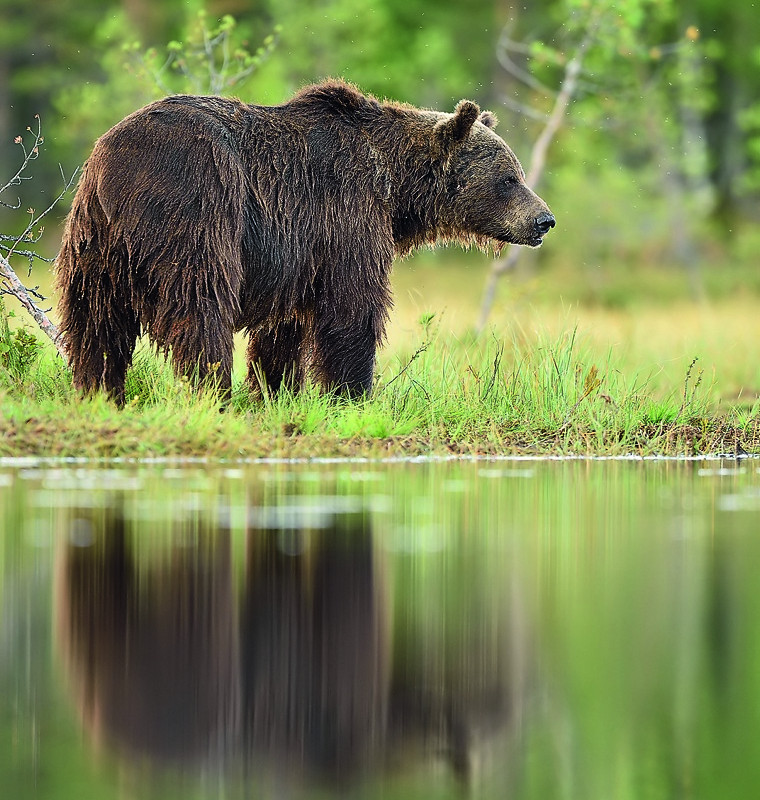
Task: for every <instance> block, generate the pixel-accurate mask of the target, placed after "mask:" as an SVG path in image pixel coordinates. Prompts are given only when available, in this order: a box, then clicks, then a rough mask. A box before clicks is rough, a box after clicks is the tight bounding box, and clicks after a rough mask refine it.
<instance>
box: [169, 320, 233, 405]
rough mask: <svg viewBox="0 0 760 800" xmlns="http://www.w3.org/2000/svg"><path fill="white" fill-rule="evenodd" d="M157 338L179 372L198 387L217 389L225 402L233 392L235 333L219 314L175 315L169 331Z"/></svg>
mask: <svg viewBox="0 0 760 800" xmlns="http://www.w3.org/2000/svg"><path fill="white" fill-rule="evenodd" d="M153 333H154V338H155V339H156V341H157V343H158V344H159V346H160V347H162V348H163V349H164V350H166V351H167V352H171V357H172V361H173V363H174V369H175V372H177V374H179V375H184V376H186V377H188V378H191V379H193V380H197V383H198V385H200V386H208V387H210V388H216V389H217V391H218V392H219V395H220V397H221V398H222V399H227V398H229V396H230V394H231V392H232V352H233V346H234V343H233V334H232V327H231V325H228V324H225V323H224V321H223V320H222V319H221V317H220V315H219V314H218V313H200V312H198V313H191V314H186V315H184V316H178V315H175V316H173V318H172V320H171V322H170V324H169V325H168V329H165V330H162V331H161V332H160V334H159V335H156V331H155V330H154V332H153Z"/></svg>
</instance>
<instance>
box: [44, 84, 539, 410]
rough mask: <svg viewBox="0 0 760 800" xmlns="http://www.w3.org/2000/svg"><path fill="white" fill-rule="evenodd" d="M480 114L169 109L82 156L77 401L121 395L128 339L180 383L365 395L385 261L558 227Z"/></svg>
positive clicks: (341, 102) (323, 94) (394, 109)
mask: <svg viewBox="0 0 760 800" xmlns="http://www.w3.org/2000/svg"><path fill="white" fill-rule="evenodd" d="M495 122H496V121H495V118H494V117H493V115H492V114H490V113H489V112H483V113H482V114H481V113H480V110H479V109H478V107H477V106H476V105H475V104H474V103H472V102H470V101H467V100H462V101H461V102H460V103H459V104H458V106H457V108H456V110H455V112H454V113H453V114H447V113H442V112H437V111H425V110H420V109H416V108H413V107H411V106H407V105H402V104H397V103H390V102H379V101H378V100H376V99H375V98H373V97H370V96H365V95H364V94H362V93H361V92H359V91H358V90H357V89H356V88H354V87H353V86H351V85H349V84H347V83H343V82H341V81H328V82H325V83H322V84H319V85H315V86H310V87H307V88H305V89H303V90H302V91H301V92H299V93H298V94H297V95H295V97H293V99H292V100H290V101H289V102H287V103H285V104H283V105H281V106H273V107H269V106H256V105H246V104H244V103H242V102H240V101H238V100H232V99H224V98H219V97H195V96H177V97H167V98H165V99H163V100H159V101H158V102H155V103H151V104H150V105H148V106H146V107H145V108H142V109H140V110H139V111H136V112H134V113H133V114H131V115H130V116H128V117H126V118H125V119H124V120H122V121H121V122H120V123H118V124H117V125H116V126H115V127H114V128H112V129H111V130H110V131H108V132H107V133H106V134H105V135H103V136H102V137H101V138H100V139H99V140H98V141H97V143H96V144H95V148H94V150H93V152H92V155H91V156H90V158H89V159H88V161H87V163H86V165H85V167H84V170H83V173H82V177H81V180H80V183H79V188H78V190H77V194H76V197H75V199H74V203H73V207H72V209H71V213H70V214H69V217H68V219H67V223H66V229H65V233H64V237H63V243H62V247H61V252H60V254H59V256H58V259H57V285H58V288H59V290H60V292H61V300H60V313H61V327H62V330H63V333H64V341H65V345H66V348H67V352H68V355H69V361H70V365H71V368H72V370H73V373H74V381H75V384H76V385H77V387H79V388H80V389H83V390H85V391H92V390H95V389H97V388H98V387H101V386H102V387H104V388H105V389H107V390H108V391H109V392H110V393H111V395H112V396H114V397H115V398H116V399H117V400H119V401H123V399H124V379H125V374H126V371H127V367H128V366H129V364H130V362H131V358H132V352H133V349H134V346H135V342H136V340H137V337H138V335H139V334H140V332H141V330H142V331H144V332H146V333H147V335H148V336H149V337H150V339H151V340H152V341H153V342H154V343H155V344H156V345H157V346H158V347H159V348H161V349H163V350H165V351H167V352H170V353H171V355H172V358H173V360H174V363H175V367H176V368H177V369H178V370H179V371H180V372H183V373H186V374H191V373H193V372H195V371H197V373H198V375H199V377H200V378H201V379H204V378H206V377H207V376H209V375H210V374H212V375H213V376H214V377H215V378H216V380H217V381H218V383H219V386H220V388H221V389H222V391H224V392H228V391H229V387H230V372H231V368H232V350H233V334H234V333H235V332H236V331H238V330H241V329H245V330H246V332H247V334H248V337H249V346H248V363H249V379H250V381H251V384H252V386H253V387H254V388H258V386H259V379H260V378H261V377H263V378H264V379H265V381H266V383H267V385H268V387H269V388H270V389H271V390H276V389H278V388H279V387H280V386H281V385H282V384H283V383H284V382H287V383H288V384H289V385H291V386H293V387H297V386H299V385H300V384H301V383H302V382H303V381H304V380H305V379H306V377H307V376H309V375H310V376H311V377H312V378H314V379H315V380H316V381H318V382H319V383H320V384H321V385H322V386H324V387H325V388H327V389H334V390H337V391H340V392H342V393H345V394H348V395H351V396H354V395H358V394H362V393H365V392H368V391H369V390H370V389H371V386H372V378H373V371H374V364H375V351H376V349H377V347H378V345H379V344H380V343H381V342H382V340H383V335H384V326H385V322H386V317H387V314H388V309H389V307H390V305H391V293H390V286H389V275H390V270H391V263H392V260H393V257H394V255H397V254H405V253H408V252H409V251H410V250H412V249H413V248H415V247H418V246H420V245H423V244H433V243H435V242H437V241H446V240H448V241H452V240H453V241H459V242H463V243H466V244H471V243H475V244H477V245H479V246H487V245H489V244H492V245H495V246H496V247H499V246H501V245H503V244H505V243H515V244H525V245H530V246H537V245H539V244H540V243H541V239H542V236H543V235H544V234H545V233H546V232H547V231H548V230H549V228H550V227H552V226H553V225H554V217H553V216H552V215H551V213H550V212H549V210H548V208H547V207H546V205H545V203H544V202H543V201H542V200H541V199H540V198H539V197H538V196H536V195H535V194H534V193H533V192H532V191H531V190H530V189H529V188H528V186H526V184H525V176H524V173H523V170H522V168H521V166H520V164H519V162H518V160H517V158H516V157H515V155H514V154H513V153H512V151H511V150H510V149H509V147H507V145H506V144H505V143H504V141H503V140H502V139H501V138H499V136H497V135H496V134H495V133H494V132H493V130H492V129H493V127H494V126H495Z"/></svg>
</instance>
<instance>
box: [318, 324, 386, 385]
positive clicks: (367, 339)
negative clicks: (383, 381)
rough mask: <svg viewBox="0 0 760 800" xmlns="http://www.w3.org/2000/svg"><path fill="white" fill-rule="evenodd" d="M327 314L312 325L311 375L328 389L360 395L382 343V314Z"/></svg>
mask: <svg viewBox="0 0 760 800" xmlns="http://www.w3.org/2000/svg"><path fill="white" fill-rule="evenodd" d="M343 311H344V313H342V314H341V313H335V312H333V313H330V314H329V315H326V316H322V317H320V318H318V319H317V320H316V323H315V328H314V361H313V373H314V378H315V380H317V381H318V382H319V383H320V384H321V385H322V386H323V387H324V388H325V389H327V390H328V391H335V392H337V393H338V394H342V395H345V396H347V397H352V398H353V397H361V396H362V395H366V394H369V393H370V391H371V390H372V378H373V376H374V372H375V352H376V350H377V348H378V346H379V345H380V343H381V342H382V339H383V333H384V323H385V314H384V313H383V312H379V311H367V312H364V313H359V314H357V313H356V311H353V313H351V312H350V311H349V310H348V309H343Z"/></svg>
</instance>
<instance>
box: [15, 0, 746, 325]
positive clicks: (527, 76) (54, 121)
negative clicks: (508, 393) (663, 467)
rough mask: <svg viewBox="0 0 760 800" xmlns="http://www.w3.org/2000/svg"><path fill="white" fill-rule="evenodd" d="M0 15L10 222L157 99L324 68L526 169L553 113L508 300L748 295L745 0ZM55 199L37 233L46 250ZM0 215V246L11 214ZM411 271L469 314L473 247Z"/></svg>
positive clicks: (82, 5)
mask: <svg viewBox="0 0 760 800" xmlns="http://www.w3.org/2000/svg"><path fill="white" fill-rule="evenodd" d="M0 19H2V21H3V24H2V26H0V165H2V168H3V169H2V173H3V174H2V175H0V178H2V179H3V180H2V181H0V185H1V184H2V183H4V182H5V180H7V178H9V177H10V175H11V174H12V173H13V172H14V171H15V169H16V168H17V166H18V164H19V162H20V160H21V158H22V153H21V152H20V150H19V147H18V144H17V143H14V142H15V140H16V137H17V136H18V135H19V134H22V133H23V132H24V131H25V130H26V129H27V126H31V127H32V129H34V128H35V126H36V120H35V115H37V114H38V115H39V116H40V117H41V120H42V130H43V135H44V137H45V144H44V153H43V157H41V158H40V159H39V160H38V161H37V162H35V163H34V164H33V165H32V166H33V169H32V170H30V174H32V175H33V180H32V181H28V182H26V183H25V184H23V185H22V186H21V187H19V188H18V190H17V191H18V194H19V196H20V197H21V203H22V210H26V209H27V207H36V208H38V209H39V208H43V207H45V205H46V204H47V203H49V202H50V200H51V199H52V198H53V197H55V195H56V194H57V193H58V191H60V187H61V184H62V176H61V170H62V171H63V172H64V173H65V174H66V175H69V174H71V172H72V171H73V170H74V169H75V168H77V167H78V166H79V165H81V163H82V162H83V161H84V159H85V158H86V157H87V154H88V153H89V151H90V149H91V147H92V144H93V141H94V140H95V138H96V137H97V136H99V135H100V134H101V133H103V132H104V131H105V130H107V129H108V128H109V127H110V126H111V125H113V124H114V123H115V122H117V121H118V120H119V119H121V118H122V117H123V116H124V115H126V114H127V113H129V112H131V111H132V110H134V109H135V108H137V107H139V106H140V105H142V104H144V103H145V102H148V101H149V100H151V99H153V98H156V97H158V96H161V95H162V94H164V93H166V92H204V93H209V92H219V93H224V94H232V95H237V96H239V97H241V98H242V99H243V100H246V101H249V102H257V103H278V102H281V101H284V100H286V99H287V98H288V97H289V96H290V95H291V94H292V93H293V92H294V91H295V90H296V89H298V88H299V87H300V86H302V85H303V84H305V83H309V82H313V81H316V80H319V79H321V78H323V77H325V76H342V77H344V78H346V79H348V80H350V81H352V82H354V83H356V84H358V85H359V86H360V88H362V89H363V90H365V91H368V92H371V93H374V94H376V95H377V96H380V97H391V98H394V99H399V100H404V101H407V102H410V103H413V104H415V105H420V106H426V107H433V108H437V109H441V110H452V109H453V107H454V105H455V103H456V102H457V101H458V100H459V99H460V98H462V97H467V98H470V99H473V100H475V101H477V102H478V103H480V105H481V106H482V107H484V108H490V109H491V110H493V111H495V112H496V113H497V116H498V117H499V119H500V124H499V132H500V133H501V135H502V136H503V137H504V138H505V139H506V140H507V142H508V143H509V144H510V145H511V146H512V147H513V149H514V150H515V151H516V152H517V154H518V156H519V157H520V158H521V160H522V162H523V165H524V166H525V167H526V169H527V168H528V166H529V162H530V155H531V148H532V147H533V144H534V142H535V141H536V139H537V137H539V136H540V135H541V132H542V131H544V130H545V126H546V124H547V120H548V119H550V116H551V114H552V112H553V111H554V112H555V115H556V116H555V119H554V122H556V123H559V124H558V126H557V130H556V136H555V137H554V138H553V140H552V142H551V144H550V147H549V150H548V155H547V161H546V167H545V170H544V172H543V175H542V177H541V180H540V185H539V186H538V191H539V192H540V193H541V194H542V195H543V196H544V197H545V198H546V199H547V201H548V202H549V204H550V206H551V207H552V210H553V211H554V213H555V215H556V217H557V228H556V230H555V231H553V232H552V234H551V235H550V236H549V237H547V242H546V244H545V245H544V247H543V248H542V249H541V250H540V251H537V252H529V253H525V255H524V256H523V257H522V258H521V261H520V264H519V266H518V268H517V269H516V270H514V272H510V285H511V289H510V291H511V292H512V296H514V295H515V293H516V294H518V295H519V294H520V293H523V294H526V293H527V294H528V295H529V297H530V299H531V301H533V300H534V299H536V298H540V297H541V295H542V294H543V295H546V294H551V295H553V296H554V297H559V296H562V297H563V298H564V299H565V300H567V301H570V302H572V303H579V304H581V305H586V306H593V305H597V306H603V307H609V308H621V307H627V306H629V305H630V304H632V303H633V304H636V303H640V302H641V301H642V300H644V301H647V302H650V301H651V302H657V303H662V302H664V301H669V300H673V299H676V298H681V299H689V298H691V299H694V300H704V299H720V298H736V297H737V296H738V295H744V296H750V297H751V296H754V295H755V294H760V271H759V270H757V269H756V261H757V255H756V254H757V252H758V250H760V231H759V230H758V227H757V221H758V218H759V217H760V14H759V13H758V9H757V8H756V7H754V4H752V3H747V2H745V1H744V0H615V1H614V2H612V0H536V1H535V2H532V3H529V4H528V3H522V2H511V0H457V2H451V3H442V2H440V1H439V0H372V2H369V0H319V2H316V1H315V2H305V0H207V2H199V0H162V2H156V0H120V1H119V0H39V2H35V3H30V2H28V0H0ZM209 52H211V53H212V54H213V55H212V57H211V59H210V60H209V58H208V53H209ZM574 59H575V63H576V64H579V65H580V67H581V69H580V72H579V73H578V76H577V82H576V83H575V84H574V85H573V86H572V94H571V96H570V98H569V100H570V102H569V104H568V105H567V108H566V110H565V111H564V113H560V112H561V109H560V111H559V112H558V109H557V104H558V99H561V97H562V89H563V85H564V88H565V89H566V90H567V88H568V87H567V78H568V74H569V72H568V65H569V64H571V62H573V60H574ZM565 99H568V98H565ZM25 135H26V136H29V134H28V133H27V134H25ZM59 164H60V168H59ZM13 191H16V190H13ZM10 194H11V193H10V192H9V193H8V194H6V195H4V197H3V199H4V200H6V201H7V202H15V195H14V196H13V197H11V196H10ZM69 202H70V195H69V196H67V197H66V198H64V200H63V201H62V202H61V203H60V204H59V205H58V206H57V207H56V209H55V210H54V211H53V212H52V214H51V215H50V216H49V217H48V219H47V220H46V226H47V228H48V230H47V231H46V233H45V237H44V239H43V240H42V242H41V245H40V246H41V247H42V248H43V250H44V251H45V252H46V254H47V255H52V254H54V253H55V252H56V250H57V247H58V244H59V241H60V238H59V233H60V231H59V227H60V224H61V222H62V219H63V217H64V215H65V213H66V210H67V208H68V204H69ZM0 213H3V216H2V217H0V231H2V232H5V233H8V232H10V230H11V229H12V228H13V227H14V226H20V227H22V228H23V225H24V224H25V223H26V221H27V219H28V217H27V218H24V215H23V213H21V211H18V210H17V211H16V212H10V211H8V209H0ZM421 258H422V260H421V261H419V262H417V261H416V260H415V262H414V263H411V264H410V263H408V262H407V265H406V266H405V265H404V264H401V265H397V268H396V269H397V272H398V273H400V274H401V278H400V280H402V282H403V274H404V270H412V271H413V270H414V269H418V270H422V271H423V273H424V270H425V269H430V270H434V271H435V275H436V276H437V277H436V281H437V282H440V284H441V285H446V284H447V281H448V282H449V283H450V285H451V286H452V287H454V288H453V291H454V292H456V291H458V289H457V288H456V287H461V288H460V289H459V291H461V290H464V292H465V294H466V293H467V292H469V293H470V295H471V299H472V301H473V302H474V303H475V304H476V305H477V303H478V302H479V296H480V293H481V291H482V287H483V282H484V280H485V278H486V276H487V274H488V270H489V268H490V262H489V259H488V258H487V257H486V256H484V255H482V254H480V253H462V252H460V251H459V250H458V249H447V250H444V251H442V252H440V253H436V254H433V253H426V254H423V256H422V257H421ZM464 268H469V269H471V270H474V272H473V274H474V275H477V276H478V279H477V280H474V279H473V278H472V277H468V278H467V279H466V280H465V281H463V279H462V270H463V269H464ZM42 269H47V267H43V268H42ZM431 274H432V273H431ZM42 282H43V283H44V280H43V281H42ZM502 291H503V290H502ZM471 321H472V320H471Z"/></svg>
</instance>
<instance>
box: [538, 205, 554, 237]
mask: <svg viewBox="0 0 760 800" xmlns="http://www.w3.org/2000/svg"><path fill="white" fill-rule="evenodd" d="M533 224H534V226H535V228H536V230H537V231H538V234H539V235H540V236H544V235H545V234H547V233H549V231H550V230H551V229H552V228H553V227H554V226H555V225H556V224H557V220H555V219H554V214H551V213H549V212H548V211H544V212H543V213H542V214H539V215H538V216H537V217H536V219H535V220H534V221H533Z"/></svg>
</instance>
